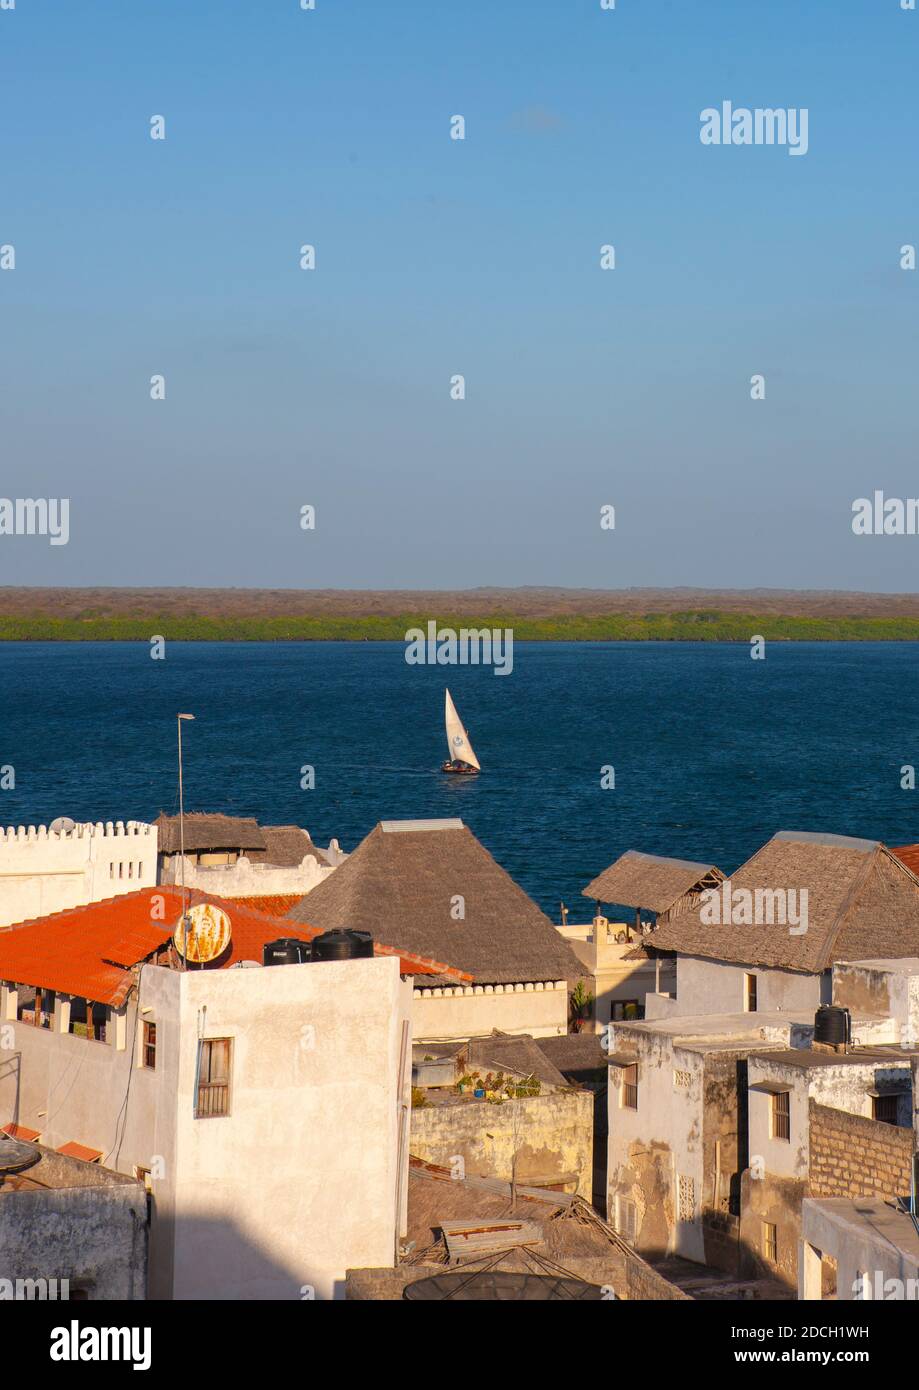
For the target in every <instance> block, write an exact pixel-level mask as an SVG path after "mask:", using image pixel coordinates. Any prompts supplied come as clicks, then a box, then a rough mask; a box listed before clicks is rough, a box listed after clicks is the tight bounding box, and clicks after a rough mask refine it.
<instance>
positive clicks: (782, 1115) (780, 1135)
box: [772, 1091, 791, 1142]
mask: <svg viewBox="0 0 919 1390" xmlns="http://www.w3.org/2000/svg"><path fill="white" fill-rule="evenodd" d="M772 1137H773V1139H786V1140H788V1141H789V1142H790V1141H791V1092H790V1091H777V1092H776V1094H775V1095H774V1096H773V1097H772Z"/></svg>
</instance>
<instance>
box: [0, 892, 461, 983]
mask: <svg viewBox="0 0 919 1390" xmlns="http://www.w3.org/2000/svg"><path fill="white" fill-rule="evenodd" d="M187 902H188V905H189V906H194V904H195V903H201V902H209V903H213V904H214V905H215V906H217V907H220V908H223V910H224V911H225V912H226V913H227V914H228V916H229V918H230V922H231V928H232V935H231V939H230V945H229V947H228V948H227V950H226V952H225V953H224V955H223V956H222V957H221V958H220V959H219V961H217V962H215V967H216V968H223V969H226V968H227V967H229V966H231V965H236V964H237V963H238V962H239V961H243V960H254V961H257V962H258V963H259V964H261V961H262V948H263V947H264V946H265V945H267V943H268V942H269V941H275V940H277V939H278V938H279V937H295V938H296V939H298V940H300V941H312V940H313V938H314V937H316V936H319V935H320V934H321V931H322V928H320V927H314V926H310V925H308V924H306V923H300V922H292V921H291V920H290V918H284V917H277V916H275V915H273V914H271V913H267V912H260V911H257V910H256V909H254V908H252V907H248V906H244V905H243V904H241V903H239V902H234V901H232V900H230V899H224V898H218V897H215V896H214V895H213V894H212V893H202V892H200V891H198V890H195V889H189V891H188V893H187ZM181 913H182V893H181V890H180V889H179V888H177V887H175V886H174V885H171V884H168V885H167V884H161V885H160V886H159V887H156V888H142V889H139V890H138V891H137V892H136V893H125V894H122V895H121V896H120V897H117V898H107V899H105V900H104V901H103V902H98V903H88V904H86V905H85V906H83V907H75V908H69V909H68V910H67V911H65V912H55V913H52V914H51V915H50V916H48V917H38V918H35V919H33V920H31V921H28V922H18V923H16V924H15V925H13V926H9V927H2V928H0V980H8V981H10V982H12V983H14V984H19V985H29V986H32V987H34V988H36V989H47V990H54V991H56V992H57V993H60V994H71V995H75V996H76V997H77V998H78V999H90V1000H92V1001H94V1002H96V1003H100V1004H110V1005H113V1006H114V1007H116V1008H119V1007H120V1006H121V1005H122V1004H123V1003H124V1002H125V1000H126V999H127V997H128V995H129V994H130V992H131V990H132V988H133V987H134V984H135V974H134V970H133V967H135V966H137V965H140V964H141V963H143V962H144V961H146V960H149V958H150V957H151V956H152V955H153V954H154V953H155V952H156V951H157V950H159V948H160V947H162V946H165V945H166V944H167V943H168V941H169V940H170V938H171V936H172V933H173V931H174V930H175V928H176V926H177V925H178V922H179V918H180V916H181ZM374 949H375V953H376V954H377V955H396V956H399V958H400V970H401V972H402V973H403V974H406V975H432V976H433V975H446V976H448V977H449V978H451V979H452V980H454V981H458V982H466V981H469V980H471V978H472V977H471V976H470V975H468V974H465V973H463V972H462V971H460V970H457V969H456V968H455V967H453V966H450V965H445V964H444V963H443V962H441V961H429V960H426V959H424V958H422V957H419V956H416V955H414V954H413V953H411V952H409V953H405V952H402V951H400V950H399V949H398V947H391V946H387V945H383V944H382V943H375V946H374Z"/></svg>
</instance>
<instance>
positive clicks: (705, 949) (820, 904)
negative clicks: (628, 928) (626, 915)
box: [645, 830, 919, 973]
mask: <svg viewBox="0 0 919 1390" xmlns="http://www.w3.org/2000/svg"><path fill="white" fill-rule="evenodd" d="M729 883H730V891H731V893H732V894H736V893H737V892H738V890H744V889H746V890H750V891H752V892H753V894H754V895H755V894H756V893H757V892H759V893H761V894H763V895H769V896H770V897H771V896H772V895H773V894H774V892H775V890H777V889H784V890H785V891H786V892H788V890H790V889H794V890H796V892H797V894H798V901H799V903H800V894H801V890H802V889H806V890H807V895H808V896H807V930H806V932H804V933H803V934H802V935H793V934H792V932H791V931H790V930H789V926H788V925H783V924H781V923H780V922H779V921H775V922H773V923H772V924H769V923H768V922H767V923H766V924H763V925H746V924H738V923H736V922H733V921H732V922H729V923H728V924H727V925H724V924H722V925H708V924H707V923H706V922H704V921H703V920H702V918H701V915H700V911H701V910H700V911H696V910H694V911H692V912H683V913H681V914H680V915H679V916H677V917H673V918H671V919H670V920H669V921H667V922H664V923H662V924H660V925H659V926H658V927H657V929H656V931H655V932H654V933H653V935H652V936H650V937H649V938H647V940H646V943H645V944H646V945H650V946H653V947H654V948H657V947H665V948H667V949H670V950H673V951H675V952H677V954H678V955H691V956H704V957H706V958H708V959H712V960H727V961H735V962H738V963H740V962H743V963H746V964H750V965H763V966H773V967H775V968H779V969H784V970H799V971H804V972H807V973H820V972H821V971H823V970H826V969H828V968H829V967H830V966H831V965H832V964H833V963H834V962H835V961H838V960H868V959H879V958H895V959H897V958H900V957H903V956H916V955H919V879H917V878H916V877H915V875H914V874H912V873H911V872H910V870H909V869H908V868H906V866H905V865H904V864H902V863H901V862H900V860H899V859H897V857H896V856H895V855H894V854H893V853H892V852H891V851H890V850H889V849H888V848H887V846H886V845H883V844H881V843H880V842H879V841H877V840H859V839H852V838H850V837H849V836H845V835H824V834H815V833H812V832H808V831H796V830H781V831H779V832H778V834H777V835H774V836H773V837H772V839H771V840H769V841H768V842H767V843H766V844H765V845H764V846H763V847H762V849H760V850H757V852H756V854H754V855H753V857H752V859H748V860H747V862H746V864H744V865H742V867H741V868H739V869H738V870H737V872H736V874H732V875H731V878H730V880H729ZM720 896H721V894H719V897H720ZM702 910H704V909H702ZM724 915H725V914H724V913H723V912H722V918H723V916H724Z"/></svg>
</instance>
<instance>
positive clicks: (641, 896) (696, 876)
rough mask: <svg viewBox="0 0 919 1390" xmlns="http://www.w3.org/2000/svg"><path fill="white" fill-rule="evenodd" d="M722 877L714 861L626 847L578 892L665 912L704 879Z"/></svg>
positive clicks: (609, 901)
mask: <svg viewBox="0 0 919 1390" xmlns="http://www.w3.org/2000/svg"><path fill="white" fill-rule="evenodd" d="M723 877H724V875H723V874H722V872H721V870H720V869H719V868H717V867H716V865H714V864H699V863H696V862H694V861H693V860H691V859H666V858H664V857H662V856H661V855H658V854H643V853H642V852H641V851H640V850H637V849H629V850H626V852H625V854H622V855H620V856H619V858H618V859H617V860H615V862H614V863H612V864H611V865H610V866H609V868H608V869H604V870H603V872H602V874H599V875H598V876H597V877H596V878H595V879H592V880H591V882H590V883H588V885H587V887H586V888H584V889H583V890H582V891H583V894H584V897H585V898H593V899H595V900H596V901H597V902H602V903H617V904H621V905H622V906H623V907H634V908H642V907H643V908H645V909H647V911H649V912H657V913H662V912H667V911H669V910H670V908H672V907H673V906H674V905H675V904H676V903H677V902H678V901H679V899H680V898H682V897H684V896H685V894H687V893H689V892H691V891H692V889H693V888H696V887H697V886H698V885H700V884H701V883H702V881H703V880H704V879H705V880H708V879H711V881H712V882H713V883H714V882H716V881H720V879H722V878H723Z"/></svg>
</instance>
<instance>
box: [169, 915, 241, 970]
mask: <svg viewBox="0 0 919 1390" xmlns="http://www.w3.org/2000/svg"><path fill="white" fill-rule="evenodd" d="M231 936H232V930H231V927H230V919H229V917H228V916H227V914H226V913H225V912H224V911H223V909H222V908H220V907H215V906H214V904H213V903H196V904H195V906H194V907H190V908H189V909H188V911H187V912H186V914H185V919H184V922H183V919H182V918H181V917H180V918H179V921H178V923H177V925H176V929H175V931H174V932H173V936H172V940H173V942H174V944H175V948H176V950H177V951H178V953H179V955H180V956H184V957H185V959H186V960H189V961H192V962H193V964H195V965H207V963H208V961H212V960H216V959H217V957H218V956H222V955H223V953H224V951H225V950H226V949H227V947H228V946H229V944H230V938H231ZM186 938H187V940H186Z"/></svg>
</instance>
